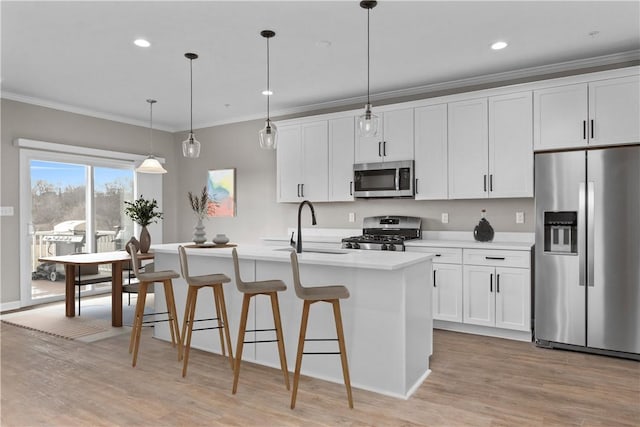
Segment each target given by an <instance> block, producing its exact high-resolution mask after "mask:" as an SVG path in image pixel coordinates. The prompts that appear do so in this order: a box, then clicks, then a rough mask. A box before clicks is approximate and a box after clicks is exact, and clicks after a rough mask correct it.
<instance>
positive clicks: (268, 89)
mask: <svg viewBox="0 0 640 427" xmlns="http://www.w3.org/2000/svg"><path fill="white" fill-rule="evenodd" d="M270 98H271V89H270V88H269V38H268V37H267V123H268V122H269V100H270Z"/></svg>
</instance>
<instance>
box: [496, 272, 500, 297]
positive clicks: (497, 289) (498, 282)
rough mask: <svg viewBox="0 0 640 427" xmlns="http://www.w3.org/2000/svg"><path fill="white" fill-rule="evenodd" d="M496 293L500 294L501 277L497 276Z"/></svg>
mask: <svg viewBox="0 0 640 427" xmlns="http://www.w3.org/2000/svg"><path fill="white" fill-rule="evenodd" d="M496 292H498V293H499V292H500V275H499V274H496Z"/></svg>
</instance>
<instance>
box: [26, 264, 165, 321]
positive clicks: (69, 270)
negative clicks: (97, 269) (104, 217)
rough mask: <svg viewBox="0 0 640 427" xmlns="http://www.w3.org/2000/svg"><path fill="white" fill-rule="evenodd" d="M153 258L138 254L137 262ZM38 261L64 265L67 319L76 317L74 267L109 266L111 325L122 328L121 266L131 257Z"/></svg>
mask: <svg viewBox="0 0 640 427" xmlns="http://www.w3.org/2000/svg"><path fill="white" fill-rule="evenodd" d="M153 258H154V254H153V253H152V252H149V253H146V254H142V253H141V254H138V259H139V260H149V259H153ZM38 261H40V262H54V263H57V264H63V265H64V274H65V314H66V316H67V317H75V315H76V303H75V299H76V282H75V279H76V266H81V265H97V264H111V325H112V326H117V327H119V326H122V270H123V264H124V263H126V262H129V261H131V256H130V255H129V254H128V253H127V252H126V251H113V252H99V253H93V254H72V255H60V256H47V257H41V258H38Z"/></svg>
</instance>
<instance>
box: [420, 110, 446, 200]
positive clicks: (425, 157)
mask: <svg viewBox="0 0 640 427" xmlns="http://www.w3.org/2000/svg"><path fill="white" fill-rule="evenodd" d="M415 138H416V139H415V179H416V182H415V186H414V188H415V193H416V196H415V197H416V200H438V199H440V200H442V199H446V198H447V196H448V193H447V104H439V105H430V106H428V107H420V108H416V109H415Z"/></svg>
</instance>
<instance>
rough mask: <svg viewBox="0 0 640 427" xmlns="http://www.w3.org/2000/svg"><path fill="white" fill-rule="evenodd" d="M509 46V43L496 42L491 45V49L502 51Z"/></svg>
mask: <svg viewBox="0 0 640 427" xmlns="http://www.w3.org/2000/svg"><path fill="white" fill-rule="evenodd" d="M507 46H508V44H507V42H495V43H494V44H492V45H491V49H493V50H500V49H504V48H505V47H507Z"/></svg>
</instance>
